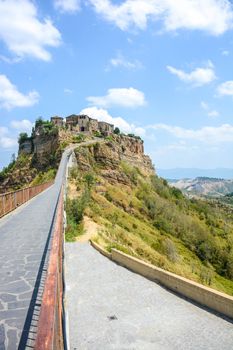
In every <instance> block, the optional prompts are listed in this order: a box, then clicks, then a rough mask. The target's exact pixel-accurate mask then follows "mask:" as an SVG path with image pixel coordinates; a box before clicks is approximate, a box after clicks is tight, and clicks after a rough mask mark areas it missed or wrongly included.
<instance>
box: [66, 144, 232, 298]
mask: <svg viewBox="0 0 233 350" xmlns="http://www.w3.org/2000/svg"><path fill="white" fill-rule="evenodd" d="M100 147H101V148H102V150H101V151H102V154H105V156H104V157H103V156H102V157H101V156H100V152H99V149H98V152H97V151H96V148H100ZM113 148H114V142H108V144H105V145H101V146H98V147H95V145H94V146H89V147H83V148H82V149H81V150H78V149H77V150H76V154H77V158H78V167H77V168H74V169H72V171H71V173H70V183H69V200H68V202H67V213H68V229H67V233H66V234H67V239H68V240H75V236H76V235H78V234H80V233H81V231H82V217H83V214H84V213H85V215H87V216H89V217H90V218H92V220H93V221H95V222H96V223H97V224H98V225H99V227H100V230H99V231H98V235H97V237H96V240H97V241H98V242H99V244H101V245H103V246H104V247H105V248H106V249H108V250H109V249H111V248H112V247H115V248H117V249H119V250H121V251H123V252H126V253H128V254H130V255H133V256H136V257H138V258H140V259H142V260H145V261H147V262H150V263H152V264H154V265H156V266H159V267H161V268H163V269H166V270H168V271H171V272H174V273H176V274H179V275H181V276H184V277H186V278H189V279H192V280H194V281H197V282H200V283H203V284H205V285H209V286H211V287H212V288H216V289H218V290H220V291H223V292H226V293H228V294H231V295H233V281H232V279H233V245H232V243H233V209H232V207H231V206H230V205H227V204H224V203H220V202H219V203H217V202H216V201H207V200H195V199H192V200H190V199H187V198H186V197H185V196H184V195H183V194H182V192H181V191H180V190H178V189H176V188H174V187H169V186H168V184H167V182H166V180H163V179H161V178H159V177H157V176H156V175H151V174H146V173H145V172H142V170H140V169H139V168H138V167H137V166H132V165H129V163H127V162H125V161H121V162H120V163H119V164H116V162H114V164H113V161H112V160H111V159H110V158H111V157H110V154H111V150H112V149H113ZM80 152H81V153H82V157H83V159H84V158H85V165H84V164H83V163H82V162H79V159H80ZM96 152H97V153H98V154H97V153H96ZM113 173H114V177H113ZM77 213H78V215H77Z"/></svg>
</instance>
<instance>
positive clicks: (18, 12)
mask: <svg viewBox="0 0 233 350" xmlns="http://www.w3.org/2000/svg"><path fill="white" fill-rule="evenodd" d="M0 13H1V21H0V40H2V41H3V42H4V43H5V44H6V46H7V47H8V49H9V50H10V51H11V52H12V53H13V54H15V55H16V56H17V57H19V58H23V57H25V56H31V57H34V58H37V59H41V60H44V61H49V60H50V59H51V54H50V53H49V51H48V50H47V47H57V46H59V45H60V43H61V34H60V33H59V31H58V30H57V28H55V27H54V25H53V23H52V22H51V20H50V19H48V18H45V19H44V20H42V21H41V20H40V19H39V18H38V13H37V8H36V6H35V5H34V3H33V2H31V1H30V0H7V1H5V0H0Z"/></svg>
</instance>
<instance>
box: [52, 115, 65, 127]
mask: <svg viewBox="0 0 233 350" xmlns="http://www.w3.org/2000/svg"><path fill="white" fill-rule="evenodd" d="M51 122H52V123H53V124H54V125H56V126H58V127H62V126H64V120H63V118H62V117H58V116H54V117H52V118H51Z"/></svg>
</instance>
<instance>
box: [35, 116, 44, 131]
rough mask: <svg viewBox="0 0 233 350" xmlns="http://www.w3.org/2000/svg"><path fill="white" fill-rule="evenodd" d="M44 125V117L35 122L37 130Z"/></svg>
mask: <svg viewBox="0 0 233 350" xmlns="http://www.w3.org/2000/svg"><path fill="white" fill-rule="evenodd" d="M43 123H44V122H43V119H42V117H39V118H37V119H36V121H35V128H36V129H37V128H38V127H39V126H41V125H43Z"/></svg>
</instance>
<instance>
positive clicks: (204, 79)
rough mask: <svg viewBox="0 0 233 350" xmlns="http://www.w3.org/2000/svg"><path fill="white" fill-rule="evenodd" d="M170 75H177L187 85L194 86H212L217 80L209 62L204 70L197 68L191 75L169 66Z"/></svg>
mask: <svg viewBox="0 0 233 350" xmlns="http://www.w3.org/2000/svg"><path fill="white" fill-rule="evenodd" d="M167 69H168V71H169V72H170V73H172V74H174V75H176V76H177V77H178V78H179V79H180V80H182V81H184V82H185V83H189V84H192V85H193V86H203V85H206V84H210V83H211V82H212V81H214V80H215V79H216V75H215V71H214V66H213V64H212V62H210V61H209V62H208V64H207V66H206V67H204V68H196V69H195V70H193V71H192V72H190V73H186V72H184V71H183V70H181V69H177V68H174V67H172V66H167Z"/></svg>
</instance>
